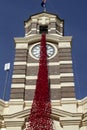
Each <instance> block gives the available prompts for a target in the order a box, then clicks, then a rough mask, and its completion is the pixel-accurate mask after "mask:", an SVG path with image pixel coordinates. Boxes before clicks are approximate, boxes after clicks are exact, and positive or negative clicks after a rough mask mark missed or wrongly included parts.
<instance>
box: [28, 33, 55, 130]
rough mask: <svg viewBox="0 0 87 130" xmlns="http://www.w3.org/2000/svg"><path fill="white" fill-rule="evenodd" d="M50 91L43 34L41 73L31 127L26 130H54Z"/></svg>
mask: <svg viewBox="0 0 87 130" xmlns="http://www.w3.org/2000/svg"><path fill="white" fill-rule="evenodd" d="M49 89H50V88H49V80H48V69H47V51H46V38H45V34H42V38H41V46H40V62H39V72H38V78H37V82H36V90H35V96H34V100H33V104H32V108H31V113H30V117H29V125H28V128H27V129H26V130H53V122H52V119H51V102H50V91H49Z"/></svg>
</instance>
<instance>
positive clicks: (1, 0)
mask: <svg viewBox="0 0 87 130" xmlns="http://www.w3.org/2000/svg"><path fill="white" fill-rule="evenodd" d="M40 4H41V0H0V98H2V97H3V89H4V86H5V78H6V71H4V64H5V63H8V62H10V63H11V69H10V71H9V76H8V82H7V89H6V100H8V99H9V93H10V86H11V75H12V70H13V61H14V37H23V36H24V21H25V20H26V19H28V18H29V16H30V15H33V14H36V13H40V12H42V11H43V8H42V7H41V5H40ZM46 7H47V12H49V13H55V14H57V15H58V16H59V17H60V18H62V19H64V21H65V24H64V25H65V29H64V32H65V35H66V36H73V42H72V59H73V68H74V75H75V86H76V87H75V89H76V96H77V98H78V99H81V98H84V97H86V96H87V14H86V13H87V0H83V1H82V0H47V5H46Z"/></svg>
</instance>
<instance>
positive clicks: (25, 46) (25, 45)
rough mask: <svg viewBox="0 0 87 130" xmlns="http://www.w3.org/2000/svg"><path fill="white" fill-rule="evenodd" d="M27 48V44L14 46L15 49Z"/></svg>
mask: <svg viewBox="0 0 87 130" xmlns="http://www.w3.org/2000/svg"><path fill="white" fill-rule="evenodd" d="M27 48H28V44H23V43H20V44H18V43H17V44H16V49H27Z"/></svg>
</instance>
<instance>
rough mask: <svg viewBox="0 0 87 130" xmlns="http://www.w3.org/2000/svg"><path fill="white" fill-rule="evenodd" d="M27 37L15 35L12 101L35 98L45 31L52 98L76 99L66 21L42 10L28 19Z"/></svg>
mask: <svg viewBox="0 0 87 130" xmlns="http://www.w3.org/2000/svg"><path fill="white" fill-rule="evenodd" d="M24 25H25V37H23V38H14V42H15V60H14V71H13V76H12V86H11V95H10V100H11V101H12V100H19V99H21V100H23V101H25V102H26V101H28V102H29V101H30V102H31V101H32V100H33V97H34V91H35V87H36V79H37V74H38V65H39V56H40V41H41V34H42V33H43V32H44V33H46V44H47V58H48V71H49V79H50V87H51V92H50V93H51V100H52V102H53V103H57V102H58V100H61V99H63V98H65V99H70V98H72V99H74V98H75V91H74V80H73V70H72V58H71V43H72V37H71V36H64V21H63V20H62V19H60V18H59V17H58V16H57V15H54V14H49V13H45V12H44V13H40V14H36V15H33V16H31V17H30V18H29V19H28V20H26V21H25V22H24Z"/></svg>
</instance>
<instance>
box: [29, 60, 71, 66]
mask: <svg viewBox="0 0 87 130" xmlns="http://www.w3.org/2000/svg"><path fill="white" fill-rule="evenodd" d="M60 64H72V61H59V62H50V63H48V65H49V66H54V65H55V66H56V65H60ZM27 66H29V67H30V66H39V63H27Z"/></svg>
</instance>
